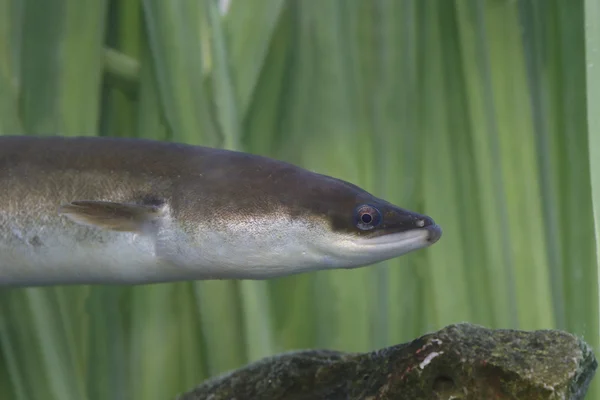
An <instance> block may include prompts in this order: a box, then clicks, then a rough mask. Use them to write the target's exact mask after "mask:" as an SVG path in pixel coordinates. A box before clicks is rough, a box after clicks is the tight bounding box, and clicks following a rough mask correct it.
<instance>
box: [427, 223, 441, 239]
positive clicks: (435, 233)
mask: <svg viewBox="0 0 600 400" xmlns="http://www.w3.org/2000/svg"><path fill="white" fill-rule="evenodd" d="M425 229H427V231H428V232H429V237H428V238H427V241H428V242H429V243H430V244H434V243H435V242H437V241H438V240H440V238H441V237H442V228H441V227H440V226H439V225H438V224H433V225H429V226H427V227H425Z"/></svg>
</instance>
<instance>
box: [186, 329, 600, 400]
mask: <svg viewBox="0 0 600 400" xmlns="http://www.w3.org/2000/svg"><path fill="white" fill-rule="evenodd" d="M597 366H598V363H597V360H596V358H595V356H594V354H593V353H592V351H591V349H590V348H589V346H588V345H587V344H586V343H585V342H583V341H582V340H580V339H579V338H577V337H576V336H574V335H571V334H569V333H566V332H562V331H557V330H540V331H532V332H527V331H518V330H509V329H500V330H492V329H486V328H483V327H480V326H476V325H472V324H467V323H464V324H456V325H450V326H448V327H445V328H444V329H441V330H440V331H438V332H435V333H431V334H427V335H424V336H422V337H420V338H418V339H416V340H414V341H412V342H410V343H405V344H400V345H396V346H391V347H388V348H384V349H381V350H377V351H373V352H369V353H342V352H337V351H330V350H307V351H295V352H290V353H283V354H280V355H276V356H274V357H269V358H265V359H263V360H260V361H257V362H255V363H252V364H250V365H248V366H245V367H243V368H240V369H238V370H235V371H232V372H229V373H227V374H224V375H222V376H219V377H216V378H213V379H209V380H207V381H206V382H204V383H202V384H201V385H199V386H198V387H196V388H195V389H193V390H191V391H189V392H187V393H185V394H182V395H180V396H179V397H178V400H200V399H202V400H245V399H253V400H271V399H273V400H278V399H285V400H320V399H323V400H325V399H326V400H337V399H340V400H341V399H344V400H348V399H352V400H354V399H356V400H358V399H364V400H375V399H377V400H383V399H397V400H402V399H407V400H409V399H410V400H420V399H448V400H449V399H455V400H458V399H462V400H471V399H473V400H475V399H477V400H479V399H482V400H483V399H522V400H542V399H568V400H577V399H583V398H584V396H585V393H586V391H587V388H588V386H589V383H590V381H591V379H592V377H593V376H594V374H595V371H596V368H597Z"/></svg>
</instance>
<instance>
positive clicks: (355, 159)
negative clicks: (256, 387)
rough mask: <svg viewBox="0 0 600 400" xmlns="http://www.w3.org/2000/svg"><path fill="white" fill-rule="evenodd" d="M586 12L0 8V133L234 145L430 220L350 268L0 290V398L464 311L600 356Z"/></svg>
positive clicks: (370, 6) (448, 319)
mask: <svg viewBox="0 0 600 400" xmlns="http://www.w3.org/2000/svg"><path fill="white" fill-rule="evenodd" d="M599 9H600V6H599V5H598V4H597V0H570V1H561V0H545V1H542V0H539V1H536V0H427V1H424V0H368V1H367V0H326V1H317V0H304V1H301V0H230V1H214V0H169V1H166V0H0V134H23V135H27V134H37V135H48V134H59V135H66V136H80V135H100V136H127V137H144V138H151V139H159V140H166V141H177V142H185V143H192V144H203V145H209V146H215V147H225V148H229V149H238V150H244V151H248V152H252V153H256V154H261V155H266V156H271V157H274V158H278V159H281V160H285V161H289V162H293V163H296V164H299V165H301V166H304V167H306V168H308V169H311V170H314V171H317V172H320V173H325V174H329V175H333V176H335V177H338V178H342V179H345V180H348V181H351V182H353V183H355V184H358V185H360V186H362V187H364V188H365V189H367V190H369V191H371V192H372V193H374V194H375V195H377V196H379V197H383V198H385V199H387V200H389V201H391V202H393V203H396V204H398V205H400V206H402V207H405V208H409V209H411V210H414V211H417V212H422V213H425V214H428V215H430V216H432V217H433V218H434V219H435V220H436V221H437V222H438V223H439V224H440V225H441V226H442V227H443V229H444V235H443V237H442V239H441V240H440V242H438V243H437V244H435V245H434V246H433V247H431V248H428V249H425V250H420V251H418V252H415V253H411V254H409V255H406V256H404V257H401V258H398V259H396V260H393V261H390V262H386V263H382V264H378V265H376V266H372V267H368V268H361V269H357V270H351V271H341V270H339V271H337V270H336V271H322V272H314V273H307V274H303V275H298V276H293V277H287V278H281V279H274V280H271V281H219V282H184V283H175V284H161V285H148V286H135V287H113V286H93V287H92V286H73V287H49V288H26V289H2V290H0V399H15V400H22V399H27V400H29V399H46V400H54V399H60V400H71V399H72V400H75V399H77V400H82V399H89V400H95V399H115V400H118V399H134V400H137V399H139V400H142V399H143V400H153V399H157V400H158V399H160V400H163V399H170V398H173V397H174V396H175V395H176V394H178V393H180V392H183V391H186V390H188V389H190V388H191V387H193V386H195V385H196V384H198V383H200V382H201V381H202V380H203V379H205V378H207V377H210V376H214V375H216V374H219V373H222V372H224V371H227V370H229V369H232V368H237V367H240V366H242V365H244V364H245V363H248V362H250V361H253V360H257V359H259V358H261V357H263V356H268V355H271V354H274V353H278V352H283V351H287V350H292V349H306V348H329V349H335V350H342V351H369V350H374V349H377V348H380V347H384V346H388V345H393V344H397V343H401V342H405V341H409V340H412V339H414V338H416V337H418V336H420V335H423V334H425V333H427V332H429V331H432V330H437V329H440V328H442V327H443V326H445V325H448V324H452V323H457V322H462V321H469V322H472V323H476V324H481V325H485V326H486V327H491V328H519V329H528V330H531V329H546V328H558V329H564V330H568V331H569V332H572V333H575V334H577V335H578V336H580V337H582V338H583V339H584V340H586V341H587V342H588V343H590V344H591V345H592V346H594V349H595V352H596V355H597V356H598V355H600V347H599V346H600V340H599V336H600V334H599V296H598V259H597V256H596V241H595V223H594V212H593V205H594V202H595V204H596V205H597V206H600V121H599V119H598V117H597V116H596V115H595V114H594V112H596V113H597V112H598V110H600V108H599V107H600V75H599V74H598V72H597V71H596V70H597V69H598V66H600V51H599V50H598V49H599V48H600V46H599V44H600V28H599V25H598V24H599V23H598V22H597V21H600V10H599ZM586 46H587V50H586ZM594 62H596V64H597V65H594ZM594 67H595V69H594ZM590 110H592V111H591V112H590ZM594 155H596V156H595V157H594ZM592 183H593V184H592ZM1 190H10V188H1ZM0 209H1V205H0ZM596 215H598V212H597V213H596ZM599 222H600V221H599ZM599 386H600V385H599V384H598V378H596V379H595V383H594V384H593V387H594V388H593V390H592V391H591V392H590V393H589V395H588V397H586V399H587V398H590V399H600V392H599V391H598V387H599Z"/></svg>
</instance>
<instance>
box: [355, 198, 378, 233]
mask: <svg viewBox="0 0 600 400" xmlns="http://www.w3.org/2000/svg"><path fill="white" fill-rule="evenodd" d="M354 220H355V224H356V227H357V228H358V229H360V230H363V231H368V230H369V229H373V228H375V227H376V226H377V225H379V224H380V223H381V213H380V212H379V210H378V209H376V208H375V207H373V206H370V205H368V204H365V205H362V206H358V207H357V208H356V212H355V217H354Z"/></svg>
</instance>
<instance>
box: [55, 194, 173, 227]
mask: <svg viewBox="0 0 600 400" xmlns="http://www.w3.org/2000/svg"><path fill="white" fill-rule="evenodd" d="M59 214H61V215H64V216H66V217H67V218H69V219H71V220H72V221H74V222H76V223H78V224H82V225H89V226H93V227H97V228H101V229H107V230H113V231H119V232H142V231H144V230H145V229H146V228H147V227H148V225H149V224H150V223H152V222H154V221H156V220H158V219H160V218H161V217H162V215H163V212H162V210H161V208H160V207H157V206H151V205H142V204H126V203H112V202H108V201H73V202H71V203H69V204H64V205H62V206H61V207H60V208H59Z"/></svg>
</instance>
